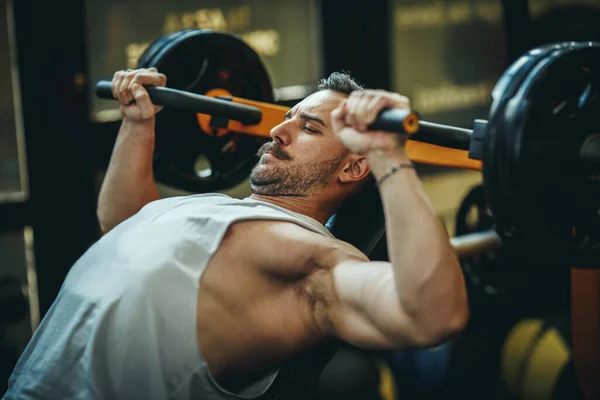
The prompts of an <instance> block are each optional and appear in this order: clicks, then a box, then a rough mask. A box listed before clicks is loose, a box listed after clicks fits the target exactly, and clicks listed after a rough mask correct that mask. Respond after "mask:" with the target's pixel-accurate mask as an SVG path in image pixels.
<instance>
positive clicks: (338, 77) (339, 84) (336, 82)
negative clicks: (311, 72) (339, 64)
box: [317, 71, 364, 96]
mask: <svg viewBox="0 0 600 400" xmlns="http://www.w3.org/2000/svg"><path fill="white" fill-rule="evenodd" d="M363 89H364V86H362V85H361V84H359V83H358V82H356V80H355V79H354V78H352V77H351V76H350V74H349V73H347V72H345V71H342V72H334V73H332V74H331V75H329V77H327V78H324V79H321V80H320V81H319V82H318V83H317V90H318V91H321V90H333V91H334V92H340V93H343V94H345V95H346V96H348V95H349V94H350V93H352V92H354V91H356V90H363Z"/></svg>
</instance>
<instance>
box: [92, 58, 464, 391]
mask: <svg viewBox="0 0 600 400" xmlns="http://www.w3.org/2000/svg"><path fill="white" fill-rule="evenodd" d="M165 82H166V78H165V77H164V75H161V74H159V73H158V72H157V71H156V70H139V71H132V72H118V73H116V74H115V77H114V79H113V93H114V95H115V97H116V98H117V99H119V100H120V101H121V103H122V105H121V110H122V113H123V117H124V118H123V123H122V125H121V129H120V131H119V135H118V137H117V141H116V144H115V148H114V150H113V155H112V158H111V162H110V165H109V168H108V171H107V175H106V177H105V180H104V182H103V185H102V189H101V193H100V197H99V203H98V216H99V219H100V223H101V227H102V229H103V230H104V231H105V232H107V231H109V230H110V229H112V227H114V226H115V225H117V224H118V223H120V222H122V221H123V220H125V219H126V218H128V217H129V216H131V215H133V214H134V213H136V212H137V211H138V210H139V209H140V208H141V207H143V206H144V205H145V204H147V203H148V202H150V201H153V200H157V199H158V198H159V196H158V191H157V189H156V185H155V183H154V180H153V175H152V152H153V148H154V118H155V117H154V115H155V112H157V111H158V110H157V109H156V108H155V107H154V106H153V105H152V103H151V102H150V99H149V97H148V94H147V92H146V90H145V89H143V87H142V85H164V84H165ZM133 101H134V102H133ZM408 107H409V102H408V99H406V98H405V97H403V96H400V95H397V94H393V93H388V92H383V91H360V92H353V93H352V94H351V95H350V96H349V97H347V96H346V95H344V94H342V93H338V92H333V91H330V90H325V91H321V92H317V93H315V94H313V95H311V96H308V97H307V98H306V99H304V100H303V101H302V102H300V103H299V104H298V105H296V106H295V107H294V108H293V109H292V110H291V111H290V113H288V115H287V116H286V119H285V120H284V121H282V123H281V124H280V125H278V126H276V127H274V128H273V129H272V131H271V137H272V139H273V141H272V142H271V143H270V144H267V145H266V146H265V148H263V149H262V151H261V152H260V153H259V154H260V155H261V157H260V160H259V162H258V164H257V166H256V167H255V169H254V170H253V171H252V173H251V176H250V178H251V187H252V190H253V194H252V197H253V198H255V199H258V200H262V201H266V202H269V203H272V204H275V205H278V206H281V207H284V208H286V209H289V210H291V211H294V212H298V213H302V214H304V215H307V216H309V217H312V218H314V219H316V220H317V221H319V222H321V223H325V221H326V220H327V219H328V218H329V216H331V215H332V214H333V213H335V211H336V210H337V209H338V208H339V207H340V206H341V204H342V202H343V200H344V199H345V198H346V197H347V196H350V195H351V194H352V193H353V192H354V191H356V190H357V188H358V187H359V185H360V183H361V182H363V181H364V180H365V179H366V178H367V177H368V176H369V175H370V174H372V175H373V176H374V177H375V178H376V179H378V178H380V177H381V176H382V175H383V174H385V173H386V172H387V171H389V170H390V168H392V167H393V166H394V165H396V164H399V163H407V162H408V159H407V157H406V155H405V154H404V152H403V149H402V141H401V140H399V139H398V135H393V134H388V133H386V132H369V133H366V132H365V128H366V126H368V125H369V124H370V123H371V122H372V121H373V120H374V119H375V117H376V115H377V114H378V113H379V112H380V111H381V110H383V109H385V108H408ZM380 192H381V196H382V201H383V206H384V210H385V215H386V224H387V228H388V230H387V235H388V251H389V254H390V262H370V261H369V260H368V258H367V257H366V256H365V255H364V254H362V253H361V252H360V251H358V250H357V249H356V248H354V247H353V246H351V245H349V244H347V243H343V242H341V241H339V240H336V239H332V238H327V237H323V236H322V235H319V234H316V233H313V232H309V231H307V230H306V229H304V228H302V227H300V226H298V225H295V224H293V223H289V222H277V221H249V222H241V223H237V224H235V225H233V226H232V227H231V228H230V229H229V231H228V233H227V235H226V236H225V238H224V240H223V242H222V244H221V246H220V248H219V250H218V251H217V253H216V254H215V256H214V257H213V259H212V260H211V262H210V264H209V266H208V267H207V269H206V271H205V272H204V274H203V276H202V278H201V280H200V290H199V293H200V295H199V296H198V299H197V318H196V321H198V322H197V336H198V344H199V347H200V350H201V353H202V355H203V356H204V359H205V360H206V361H207V364H208V366H209V368H210V370H211V373H212V374H213V376H214V377H215V378H216V379H217V381H221V382H223V381H226V380H227V379H228V378H230V377H233V376H236V375H239V374H242V373H245V372H250V371H255V370H260V369H264V368H268V367H272V366H275V365H277V364H279V363H280V362H282V361H284V360H286V359H288V358H289V357H290V356H292V355H295V354H297V353H300V352H302V351H304V350H306V349H309V348H311V347H312V346H315V345H316V344H318V343H321V342H323V341H324V340H327V339H328V338H331V337H338V338H341V339H343V340H345V341H347V342H349V343H352V344H355V345H357V346H359V347H364V348H378V349H402V348H405V347H407V346H432V345H434V344H437V343H439V342H441V341H444V340H446V339H447V338H448V337H450V336H451V335H453V334H456V333H457V332H459V331H460V330H462V329H463V327H464V326H465V324H466V321H467V318H468V307H467V298H466V292H465V287H464V281H463V277H462V273H461V271H460V267H459V264H458V260H457V257H456V254H455V252H454V250H453V249H452V247H451V245H450V243H449V240H448V237H447V235H446V232H445V231H444V229H443V227H442V226H441V224H440V222H439V219H438V217H437V215H436V213H435V210H434V209H433V207H432V205H431V203H430V201H429V200H428V198H427V196H426V195H425V193H424V191H423V188H422V186H421V183H420V181H419V179H418V177H417V175H416V174H415V172H414V170H412V169H401V170H399V171H398V172H396V173H394V174H393V175H392V176H390V177H389V178H388V179H386V181H385V183H384V184H383V185H382V186H381V188H380ZM202 315H210V316H211V318H210V323H207V321H208V319H205V318H199V317H198V316H202Z"/></svg>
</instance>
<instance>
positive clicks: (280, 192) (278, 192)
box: [250, 142, 347, 197]
mask: <svg viewBox="0 0 600 400" xmlns="http://www.w3.org/2000/svg"><path fill="white" fill-rule="evenodd" d="M266 152H270V153H272V154H273V156H275V157H276V158H277V159H278V161H275V162H269V161H268V160H265V159H264V158H262V156H263V155H264V154H265V153H266ZM346 154H347V151H344V152H342V153H341V154H339V155H338V156H337V157H335V158H333V159H330V160H324V161H312V162H307V163H306V164H304V165H301V166H299V165H294V164H292V163H291V161H293V158H292V157H291V156H290V155H289V154H288V153H287V152H286V151H285V150H284V149H283V148H282V147H281V146H280V145H279V144H278V143H277V142H268V143H265V144H264V145H263V146H262V147H261V148H260V149H259V150H258V153H257V155H258V157H261V158H260V160H259V161H258V164H256V165H255V166H254V168H253V169H252V171H251V172H250V188H251V190H252V193H254V194H260V195H265V196H294V197H304V196H307V195H310V194H313V193H316V192H319V191H320V190H323V189H324V188H325V187H326V186H327V184H328V183H329V181H330V180H331V177H332V176H333V174H334V173H335V172H336V171H337V169H338V167H339V166H340V163H341V162H342V160H343V159H344V157H345V156H346Z"/></svg>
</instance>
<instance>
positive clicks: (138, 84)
mask: <svg viewBox="0 0 600 400" xmlns="http://www.w3.org/2000/svg"><path fill="white" fill-rule="evenodd" d="M166 84H167V77H166V76H165V75H164V74H161V73H159V72H158V70H157V69H156V68H148V69H137V70H128V71H117V72H115V75H114V76H113V79H112V85H111V86H112V93H113V96H114V97H115V99H117V100H119V102H120V103H121V114H122V115H123V118H125V119H127V120H129V121H131V122H135V123H146V122H153V121H154V116H155V114H156V113H158V112H159V111H160V110H162V107H161V106H155V105H154V104H152V101H151V100H150V96H149V95H148V92H147V91H146V89H145V88H144V86H165V85H166Z"/></svg>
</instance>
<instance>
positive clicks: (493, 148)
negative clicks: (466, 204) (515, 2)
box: [482, 43, 573, 225]
mask: <svg viewBox="0 0 600 400" xmlns="http://www.w3.org/2000/svg"><path fill="white" fill-rule="evenodd" d="M572 45H573V43H553V44H547V45H543V46H540V47H536V48H534V49H532V50H530V51H528V52H527V53H525V54H524V55H523V56H521V57H519V58H518V59H517V60H516V61H514V62H513V63H512V64H511V65H510V67H509V68H508V69H507V70H506V71H505V72H504V73H503V74H502V76H501V77H500V79H499V80H498V82H497V83H496V85H495V86H494V89H493V90H492V104H491V107H490V113H489V116H488V121H489V122H488V125H487V127H486V132H485V138H484V141H483V157H482V159H483V166H484V167H483V178H484V179H483V181H484V188H485V193H486V198H487V201H488V204H489V205H490V208H491V209H492V210H493V211H494V216H495V217H496V219H497V220H502V218H504V215H503V214H502V210H503V209H502V207H500V206H498V205H497V204H498V203H499V202H502V200H501V199H502V198H503V196H504V195H505V193H504V192H503V191H502V190H503V189H502V188H500V187H499V186H497V185H494V184H492V185H490V184H488V183H490V182H495V181H496V180H497V179H499V178H498V177H497V174H498V172H497V168H496V166H497V165H498V164H501V162H502V161H501V160H502V159H503V157H505V155H504V152H503V150H502V148H499V146H497V145H496V142H497V140H498V136H499V135H502V131H503V130H504V125H505V114H504V110H505V108H506V104H507V103H508V101H509V100H510V99H511V98H512V97H513V96H514V95H515V93H516V92H517V90H518V89H519V87H520V86H521V83H522V82H523V80H524V79H525V78H526V77H527V75H528V74H529V72H530V71H531V70H532V69H533V68H534V67H535V66H536V65H537V64H538V63H539V62H540V61H541V60H543V59H545V58H546V57H548V56H549V55H551V54H552V53H553V52H555V51H557V50H560V49H563V48H568V47H570V46H572ZM498 160H500V161H498ZM500 179H501V178H500ZM497 212H500V214H497ZM501 225H502V224H501Z"/></svg>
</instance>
